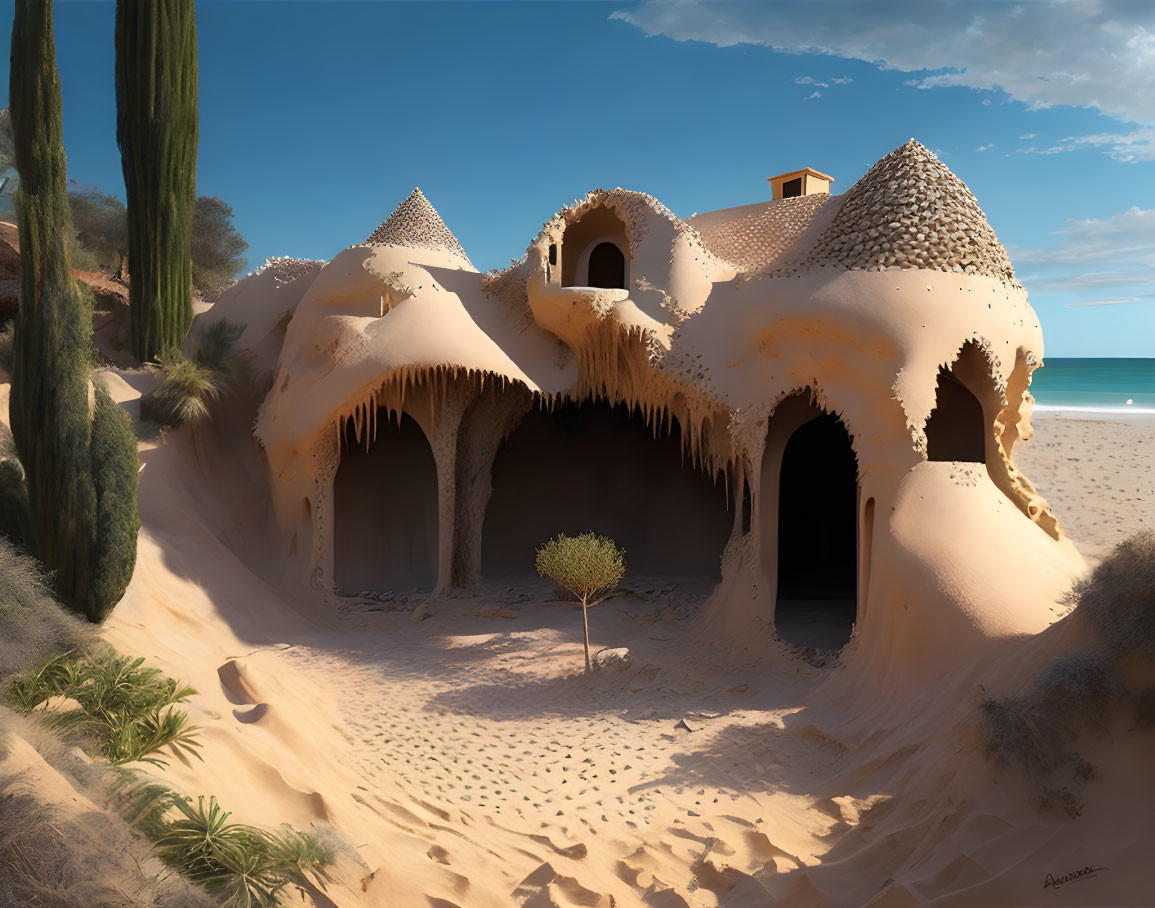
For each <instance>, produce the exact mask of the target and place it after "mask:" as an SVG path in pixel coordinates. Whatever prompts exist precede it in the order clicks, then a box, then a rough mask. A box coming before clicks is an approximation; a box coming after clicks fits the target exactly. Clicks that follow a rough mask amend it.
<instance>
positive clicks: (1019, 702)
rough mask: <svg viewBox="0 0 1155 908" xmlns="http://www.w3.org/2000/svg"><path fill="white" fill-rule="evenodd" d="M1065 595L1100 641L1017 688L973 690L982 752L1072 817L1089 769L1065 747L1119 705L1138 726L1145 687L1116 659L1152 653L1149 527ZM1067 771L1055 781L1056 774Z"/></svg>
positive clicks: (1154, 609) (1153, 580) (1147, 710)
mask: <svg viewBox="0 0 1155 908" xmlns="http://www.w3.org/2000/svg"><path fill="white" fill-rule="evenodd" d="M1065 601H1066V602H1067V603H1068V604H1069V605H1071V606H1072V610H1073V614H1072V615H1071V617H1070V618H1068V619H1067V620H1074V619H1077V618H1078V616H1080V615H1082V616H1084V617H1086V618H1087V619H1088V620H1089V623H1090V624H1091V625H1092V626H1093V627H1094V628H1095V629H1096V630H1097V631H1098V632H1099V634H1100V635H1101V636H1102V638H1103V643H1100V644H1095V645H1091V646H1087V647H1084V648H1083V649H1080V650H1075V651H1073V652H1067V653H1063V654H1062V655H1059V656H1057V657H1055V658H1054V659H1052V660H1051V661H1050V662H1049V663H1048V664H1047V665H1046V666H1045V667H1044V668H1043V669H1042V670H1041V671H1040V672H1039V674H1038V676H1037V677H1036V678H1035V679H1034V680H1033V681H1032V682H1031V683H1030V684H1029V685H1027V687H1026V688H1025V690H1024V691H1023V692H1022V693H1021V694H1017V695H1014V696H1010V697H1005V698H1002V699H992V698H989V697H987V696H986V694H985V692H981V693H982V696H981V702H980V710H981V717H982V718H981V725H982V730H983V736H984V738H985V741H986V751H987V756H988V757H990V758H993V759H995V760H997V761H998V762H1000V763H1003V764H1008V765H1012V766H1016V767H1017V768H1019V769H1020V770H1021V771H1022V772H1023V773H1024V775H1026V776H1027V778H1029V779H1031V780H1032V781H1033V782H1034V783H1036V785H1037V786H1038V789H1039V791H1040V796H1041V799H1042V801H1043V802H1044V803H1057V804H1059V805H1060V806H1062V807H1063V809H1064V810H1066V811H1067V812H1068V813H1070V814H1071V815H1073V816H1077V815H1078V813H1079V811H1080V810H1081V805H1080V803H1079V797H1078V789H1079V787H1080V786H1081V785H1083V784H1084V783H1086V782H1087V781H1088V780H1089V779H1091V778H1093V777H1094V775H1095V767H1094V766H1093V765H1092V764H1090V763H1089V762H1087V760H1085V759H1084V758H1083V757H1081V756H1080V755H1079V754H1077V753H1075V752H1074V751H1073V750H1071V749H1070V745H1071V742H1073V741H1074V740H1075V739H1076V738H1077V737H1078V735H1079V734H1080V733H1081V732H1082V731H1083V730H1084V729H1086V728H1088V727H1092V728H1095V727H1098V728H1102V727H1103V726H1104V725H1105V724H1106V721H1107V719H1108V717H1109V716H1110V715H1111V714H1112V711H1113V710H1115V709H1117V708H1119V707H1127V708H1129V709H1130V710H1131V712H1132V713H1133V714H1134V719H1135V725H1136V726H1138V727H1145V726H1146V725H1147V724H1149V722H1150V718H1149V717H1150V715H1151V714H1152V710H1153V708H1152V706H1151V704H1152V702H1153V700H1152V692H1151V691H1150V690H1143V689H1134V688H1133V687H1130V686H1129V682H1128V679H1127V676H1126V674H1125V673H1124V671H1123V668H1122V663H1123V660H1124V659H1133V658H1135V657H1138V658H1140V659H1148V660H1149V659H1150V658H1151V657H1152V656H1155V531H1152V530H1146V531H1144V532H1142V533H1138V534H1136V535H1135V536H1132V537H1130V538H1129V539H1126V540H1124V541H1123V542H1122V543H1120V544H1119V545H1118V546H1116V547H1115V549H1114V551H1112V552H1111V554H1110V555H1108V556H1107V557H1106V558H1105V559H1103V561H1102V562H1100V563H1099V565H1098V566H1097V567H1096V568H1095V570H1094V571H1092V573H1091V576H1090V577H1088V578H1087V579H1085V580H1083V581H1081V582H1079V583H1077V584H1076V585H1075V586H1074V587H1073V588H1072V590H1071V591H1070V592H1069V593H1068V594H1067V596H1066V598H1065ZM1063 772H1065V773H1066V774H1067V780H1066V781H1067V784H1062V781H1061V780H1060V773H1063Z"/></svg>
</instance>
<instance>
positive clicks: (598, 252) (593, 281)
mask: <svg viewBox="0 0 1155 908" xmlns="http://www.w3.org/2000/svg"><path fill="white" fill-rule="evenodd" d="M588 286H590V287H613V288H619V289H623V290H624V289H625V286H626V257H625V256H624V255H622V250H620V249H619V248H618V247H617V246H616V245H615V244H613V243H598V244H597V245H596V246H594V248H593V251H592V252H590V265H589V284H588Z"/></svg>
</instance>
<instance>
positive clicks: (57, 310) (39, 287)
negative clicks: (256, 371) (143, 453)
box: [9, 0, 137, 621]
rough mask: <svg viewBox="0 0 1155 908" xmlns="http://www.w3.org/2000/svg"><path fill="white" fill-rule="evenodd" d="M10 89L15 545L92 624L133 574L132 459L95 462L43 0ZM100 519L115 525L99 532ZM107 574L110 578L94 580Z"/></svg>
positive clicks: (86, 326)
mask: <svg viewBox="0 0 1155 908" xmlns="http://www.w3.org/2000/svg"><path fill="white" fill-rule="evenodd" d="M9 91H10V95H11V110H12V131H13V139H14V144H15V158H16V168H17V170H18V171H19V173H20V188H19V191H18V194H17V205H16V208H17V226H18V228H19V231H20V256H21V261H20V272H21V273H20V311H19V314H18V316H17V320H16V332H15V340H14V345H13V347H14V350H13V368H12V393H11V397H10V401H9V413H10V416H11V422H12V435H13V439H14V441H15V445H16V451H17V454H18V455H19V458H20V463H21V465H22V467H23V471H24V480H25V493H26V497H25V500H26V501H27V507H28V513H27V518H28V519H27V523H26V532H25V536H26V539H25V542H26V543H27V544H28V546H29V547H30V548H31V549H32V551H33V552H34V553H35V554H36V555H37V557H38V558H39V559H40V561H41V562H42V563H43V565H44V567H45V569H46V570H48V571H49V572H50V573H51V575H52V578H53V584H54V586H55V587H56V592H57V594H58V595H59V597H60V599H61V600H62V601H63V602H64V603H65V604H67V605H69V606H70V607H71V608H73V609H74V610H75V611H78V612H81V613H82V614H84V615H86V616H87V617H88V618H90V619H91V620H94V621H96V620H99V619H100V618H101V617H103V615H104V614H106V613H107V611H108V609H110V608H111V607H112V605H113V604H115V600H113V601H111V602H109V601H107V598H108V595H109V592H108V591H109V590H117V589H119V590H120V591H121V592H123V589H124V587H126V586H127V585H128V578H129V577H131V576H132V567H133V565H134V564H135V560H136V554H135V553H136V537H135V533H134V534H132V537H131V539H129V538H128V534H126V533H125V532H123V528H126V527H132V526H135V525H136V520H137V517H136V470H137V457H136V446H135V444H134V445H133V446H132V450H131V451H129V450H128V449H127V448H126V447H125V445H124V444H123V443H122V442H120V443H117V442H112V443H101V444H100V445H99V446H98V449H99V450H98V451H97V452H95V453H96V454H97V455H98V456H97V458H96V459H94V450H93V446H92V438H93V416H94V414H95V413H97V412H98V411H100V410H101V409H102V404H101V400H102V398H101V396H100V395H98V394H96V393H95V391H94V388H93V385H92V381H91V371H92V364H91V349H92V308H91V303H90V302H89V300H88V297H87V296H86V295H85V294H82V293H81V292H80V288H79V286H78V284H77V283H76V281H75V280H74V279H73V277H72V268H71V263H70V261H69V257H68V246H67V237H68V236H69V233H70V231H71V229H72V223H71V217H70V214H69V209H68V193H67V165H66V162H65V157H64V141H63V129H62V123H61V105H60V81H59V78H58V76H57V72H56V47H55V41H54V37H53V32H52V3H51V0H17V2H16V11H15V18H14V20H13V26H12V69H11V74H10V81H9ZM105 409H106V408H105ZM113 419H114V417H113V415H112V414H109V413H107V412H105V413H104V414H103V415H102V416H101V417H100V418H99V419H98V420H97V426H98V429H99V432H100V436H101V437H102V438H104V437H107V436H109V435H110V433H115V431H116V429H115V427H114V428H112V429H109V426H110V425H111V426H115V424H114V422H113ZM120 425H121V426H122V427H123V422H122V423H121V424H120ZM94 472H95V473H97V474H98V475H100V476H101V477H112V476H115V477H117V479H116V480H112V479H103V478H102V480H101V488H102V489H110V490H111V489H115V491H112V492H108V493H105V494H103V496H102V495H101V494H99V493H98V488H97V484H96V483H94V481H93V474H94ZM125 477H131V482H125V479H124V478H125ZM129 493H131V494H129ZM110 512H115V513H116V515H117V516H116V518H112V517H110V516H109V513H110ZM103 524H108V525H112V524H115V525H116V526H117V527H120V528H122V529H119V530H115V531H113V530H109V531H105V530H103V529H102V525H103ZM110 546H114V547H115V549H116V550H115V551H112V550H111V549H110ZM129 550H131V557H129ZM107 575H111V576H112V577H114V578H115V579H112V580H109V579H102V581H101V584H100V585H99V586H98V585H97V584H95V583H94V578H95V577H97V576H99V577H101V578H105V577H106V576H107Z"/></svg>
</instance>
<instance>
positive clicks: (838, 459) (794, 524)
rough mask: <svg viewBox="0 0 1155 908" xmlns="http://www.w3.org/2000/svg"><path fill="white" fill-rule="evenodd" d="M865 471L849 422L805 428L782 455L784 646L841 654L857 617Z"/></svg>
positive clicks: (780, 609) (780, 617)
mask: <svg viewBox="0 0 1155 908" xmlns="http://www.w3.org/2000/svg"><path fill="white" fill-rule="evenodd" d="M857 515H858V465H857V462H856V461H855V457H854V448H853V447H852V445H851V441H850V435H849V433H848V432H847V431H846V427H845V426H844V425H843V424H842V421H841V420H840V419H839V418H838V417H837V416H834V415H833V414H830V413H823V414H822V415H821V416H817V417H815V418H814V419H811V420H809V421H808V422H805V423H803V424H802V425H801V426H799V427H798V428H797V429H795V430H794V433H793V434H792V435H791V436H790V439H789V441H787V443H786V447H785V450H784V451H783V452H782V468H781V473H780V475H779V484H778V595H777V599H776V604H775V610H774V623H775V627H776V629H777V632H778V636H779V637H781V638H782V639H783V640H786V641H788V642H790V643H794V644H796V645H798V646H804V647H807V648H810V649H823V650H839V649H841V648H842V647H843V646H845V645H846V643H847V642H848V641H849V640H850V634H851V632H852V630H853V627H854V622H855V618H856V615H857V609H858V602H857V598H858V533H857V524H858V516H857Z"/></svg>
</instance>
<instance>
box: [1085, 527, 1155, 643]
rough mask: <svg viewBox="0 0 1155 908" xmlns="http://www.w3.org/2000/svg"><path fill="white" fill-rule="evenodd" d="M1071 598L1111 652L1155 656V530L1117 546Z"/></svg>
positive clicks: (1138, 535) (1145, 532)
mask: <svg viewBox="0 0 1155 908" xmlns="http://www.w3.org/2000/svg"><path fill="white" fill-rule="evenodd" d="M1073 595H1074V598H1075V599H1076V608H1077V609H1079V610H1081V611H1083V612H1085V613H1086V614H1087V615H1088V616H1089V617H1090V619H1091V620H1092V621H1093V622H1094V624H1095V626H1096V627H1097V628H1098V629H1099V632H1100V633H1101V634H1102V635H1103V637H1104V638H1105V639H1106V641H1107V643H1108V644H1109V645H1110V646H1111V647H1112V648H1114V649H1116V650H1118V651H1119V652H1121V653H1141V654H1143V655H1147V656H1155V530H1145V531H1144V532H1142V533H1137V534H1135V535H1134V536H1132V537H1130V538H1129V539H1126V540H1124V541H1123V542H1121V543H1120V544H1119V545H1117V546H1116V547H1115V549H1114V551H1112V552H1111V554H1110V555H1108V556H1107V557H1106V558H1104V559H1103V560H1102V561H1101V562H1100V563H1099V565H1098V566H1097V567H1096V568H1095V570H1094V571H1092V573H1091V576H1090V577H1089V578H1088V579H1087V580H1086V581H1084V582H1083V583H1080V584H1079V585H1078V586H1077V587H1076V588H1075V590H1074V591H1073Z"/></svg>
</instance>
